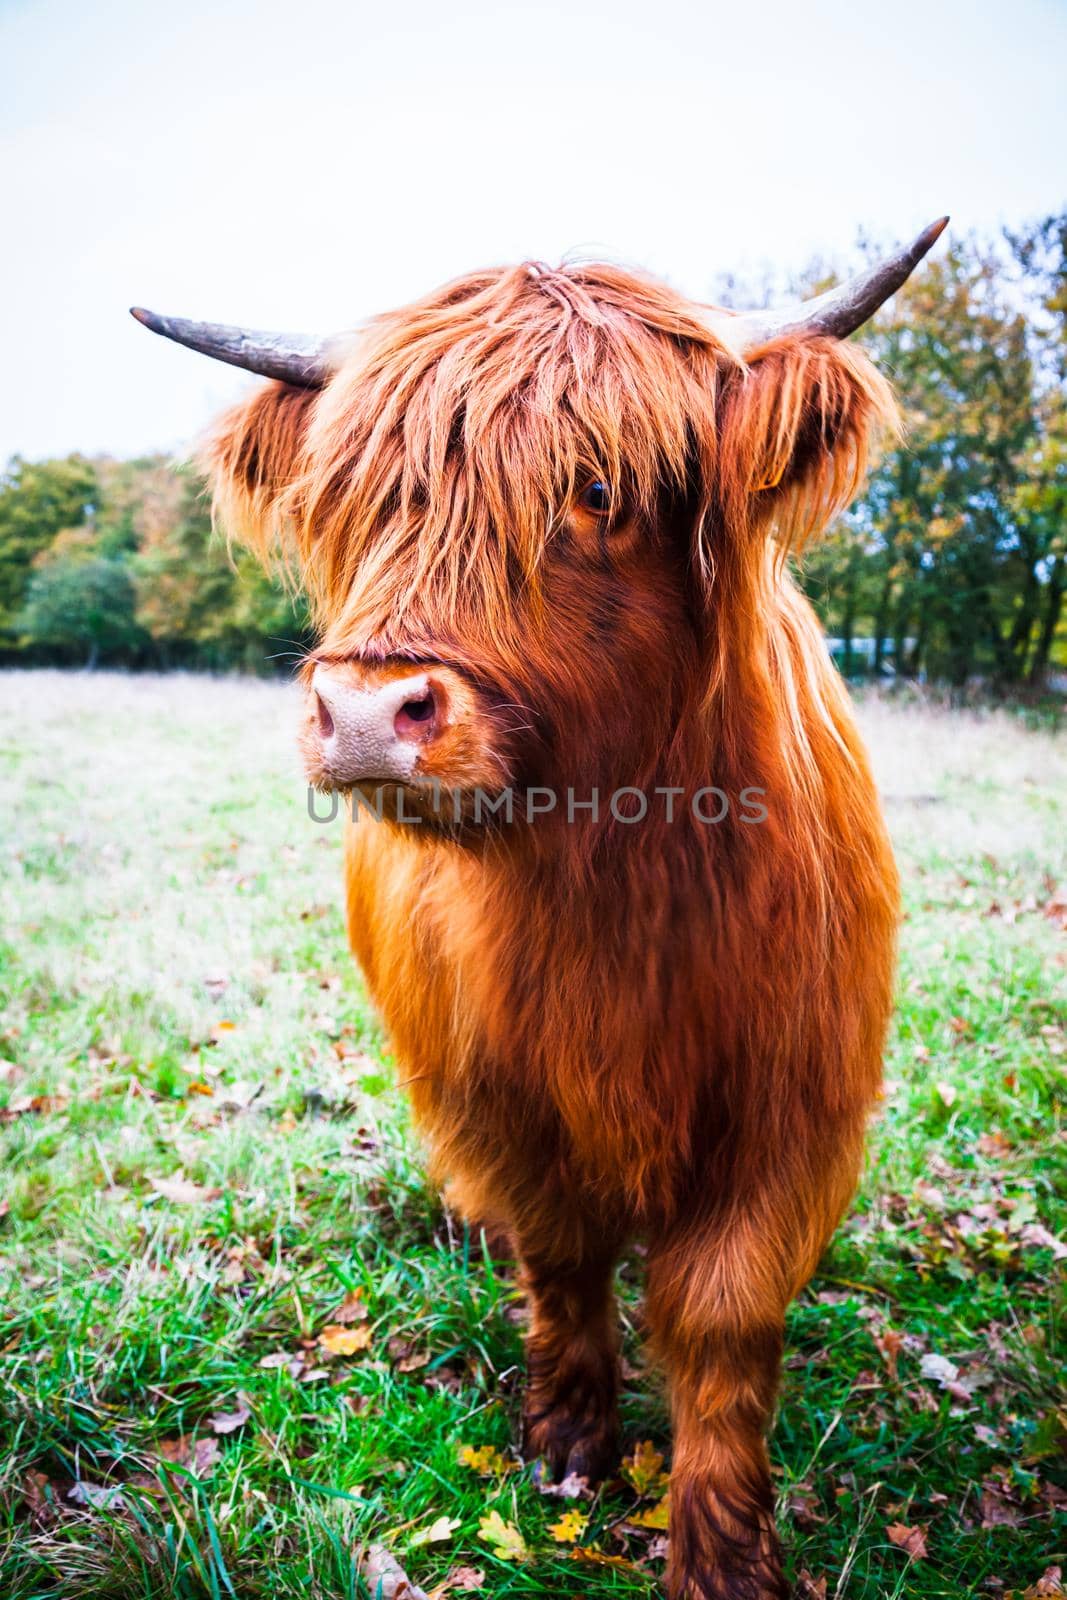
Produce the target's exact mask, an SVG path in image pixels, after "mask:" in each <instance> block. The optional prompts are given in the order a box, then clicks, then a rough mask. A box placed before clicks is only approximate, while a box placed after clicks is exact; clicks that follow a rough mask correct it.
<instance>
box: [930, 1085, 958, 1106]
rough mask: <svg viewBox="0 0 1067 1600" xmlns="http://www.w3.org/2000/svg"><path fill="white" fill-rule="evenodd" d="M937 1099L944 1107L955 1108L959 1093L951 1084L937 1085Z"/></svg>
mask: <svg viewBox="0 0 1067 1600" xmlns="http://www.w3.org/2000/svg"><path fill="white" fill-rule="evenodd" d="M936 1087H937V1098H938V1099H939V1100H940V1102H941V1104H942V1105H943V1106H954V1105H955V1104H956V1101H957V1100H958V1098H959V1094H958V1091H957V1090H956V1088H955V1087H954V1085H952V1084H951V1083H939V1084H937V1086H936Z"/></svg>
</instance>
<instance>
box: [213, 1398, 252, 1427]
mask: <svg viewBox="0 0 1067 1600" xmlns="http://www.w3.org/2000/svg"><path fill="white" fill-rule="evenodd" d="M251 1415H252V1413H251V1411H250V1410H249V1409H248V1404H247V1402H246V1400H245V1397H244V1395H238V1397H237V1409H236V1411H216V1413H215V1415H214V1416H213V1417H210V1418H209V1419H208V1420H209V1421H210V1423H211V1426H212V1428H213V1429H214V1430H215V1432H216V1433H234V1432H235V1431H236V1430H237V1429H238V1428H241V1427H243V1426H244V1424H245V1423H246V1422H247V1421H248V1419H249V1417H250V1416H251Z"/></svg>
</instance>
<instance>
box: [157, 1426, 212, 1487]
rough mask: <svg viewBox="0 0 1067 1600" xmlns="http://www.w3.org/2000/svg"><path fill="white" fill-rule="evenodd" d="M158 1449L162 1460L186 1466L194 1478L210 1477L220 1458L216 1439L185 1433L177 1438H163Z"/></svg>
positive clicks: (177, 1465)
mask: <svg viewBox="0 0 1067 1600" xmlns="http://www.w3.org/2000/svg"><path fill="white" fill-rule="evenodd" d="M156 1451H157V1453H158V1455H159V1457H160V1459H161V1460H162V1461H172V1462H173V1463H174V1465H175V1466H176V1467H185V1468H186V1469H187V1470H188V1471H189V1472H191V1473H192V1474H193V1476H194V1478H207V1477H210V1476H211V1474H212V1472H214V1470H215V1465H216V1463H217V1461H218V1459H219V1446H218V1440H216V1439H209V1438H203V1439H194V1437H193V1435H192V1434H191V1433H183V1434H180V1435H179V1436H178V1438H176V1439H161V1440H160V1441H159V1443H158V1444H157V1446H156Z"/></svg>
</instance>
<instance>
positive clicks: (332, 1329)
mask: <svg viewBox="0 0 1067 1600" xmlns="http://www.w3.org/2000/svg"><path fill="white" fill-rule="evenodd" d="M370 1342H371V1331H370V1329H369V1328H368V1327H366V1326H365V1325H364V1326H362V1327H359V1328H342V1327H341V1326H340V1324H339V1323H331V1324H330V1325H329V1327H327V1328H323V1330H322V1332H321V1333H320V1334H319V1344H320V1345H321V1346H322V1348H323V1349H324V1350H328V1351H329V1352H330V1354H331V1355H332V1356H354V1355H358V1354H359V1352H360V1351H361V1350H366V1348H367V1346H368V1345H369V1344H370Z"/></svg>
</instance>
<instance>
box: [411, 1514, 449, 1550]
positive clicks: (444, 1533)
mask: <svg viewBox="0 0 1067 1600" xmlns="http://www.w3.org/2000/svg"><path fill="white" fill-rule="evenodd" d="M459 1522H460V1519H459V1518H458V1517H438V1518H437V1520H436V1521H435V1522H431V1523H430V1525H429V1527H428V1528H420V1529H419V1531H418V1533H413V1534H412V1535H411V1541H410V1542H411V1543H412V1544H413V1545H416V1546H418V1545H422V1544H447V1543H448V1541H449V1540H450V1539H451V1537H452V1535H453V1534H454V1533H455V1531H456V1529H457V1528H458V1527H459Z"/></svg>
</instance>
